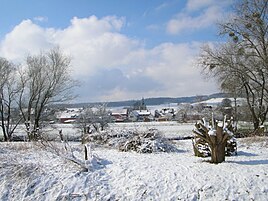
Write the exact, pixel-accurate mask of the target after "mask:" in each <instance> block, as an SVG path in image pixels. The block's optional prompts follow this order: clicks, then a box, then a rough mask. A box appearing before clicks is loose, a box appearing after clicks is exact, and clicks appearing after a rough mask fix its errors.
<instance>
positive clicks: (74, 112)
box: [56, 108, 82, 124]
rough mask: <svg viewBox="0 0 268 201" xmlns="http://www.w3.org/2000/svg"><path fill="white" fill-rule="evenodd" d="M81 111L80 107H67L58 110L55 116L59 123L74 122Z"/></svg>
mask: <svg viewBox="0 0 268 201" xmlns="http://www.w3.org/2000/svg"><path fill="white" fill-rule="evenodd" d="M81 111H82V108H67V109H66V110H65V111H61V112H58V113H57V114H56V117H57V119H58V120H59V122H60V123H65V124H67V123H74V122H75V121H76V120H77V118H78V117H79V114H80V113H81Z"/></svg>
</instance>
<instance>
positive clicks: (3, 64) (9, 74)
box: [0, 58, 20, 141]
mask: <svg viewBox="0 0 268 201" xmlns="http://www.w3.org/2000/svg"><path fill="white" fill-rule="evenodd" d="M0 76H1V79H0V113H1V114H0V115H1V116H0V119H1V128H2V132H3V136H4V140H5V141H11V140H12V135H13V133H14V130H15V129H16V127H17V125H18V124H19V122H20V117H19V115H18V113H16V112H17V110H16V106H15V100H16V95H17V93H18V88H17V85H16V81H15V80H16V67H15V65H14V64H13V63H11V62H9V61H8V60H6V59H4V58H0Z"/></svg>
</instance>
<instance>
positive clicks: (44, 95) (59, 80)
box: [19, 48, 75, 140]
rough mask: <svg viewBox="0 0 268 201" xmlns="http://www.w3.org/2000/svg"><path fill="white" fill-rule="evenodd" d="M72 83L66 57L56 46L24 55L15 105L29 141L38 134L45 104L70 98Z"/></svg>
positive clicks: (73, 83)
mask: <svg viewBox="0 0 268 201" xmlns="http://www.w3.org/2000/svg"><path fill="white" fill-rule="evenodd" d="M74 86H75V82H74V81H73V80H72V78H71V76H70V58H69V57H68V56H66V55H64V54H63V53H62V52H61V51H60V49H59V48H54V49H52V50H50V51H49V52H46V53H41V54H39V55H37V56H28V57H27V60H26V67H25V68H24V69H22V70H21V72H20V87H21V90H20V95H19V108H20V111H21V114H22V117H23V120H24V123H25V126H26V129H27V134H28V138H29V140H33V139H37V138H38V137H40V136H39V135H40V134H39V129H40V120H41V119H42V114H43V112H44V109H45V107H46V106H47V105H49V104H52V103H56V102H63V101H66V100H70V99H71V98H72V96H71V94H72V93H71V89H72V88H73V87H74Z"/></svg>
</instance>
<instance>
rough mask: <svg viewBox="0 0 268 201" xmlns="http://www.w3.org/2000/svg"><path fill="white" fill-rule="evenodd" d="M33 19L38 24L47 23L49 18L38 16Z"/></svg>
mask: <svg viewBox="0 0 268 201" xmlns="http://www.w3.org/2000/svg"><path fill="white" fill-rule="evenodd" d="M33 19H34V21H36V22H47V21H48V18H47V17H44V16H36V17H34V18H33Z"/></svg>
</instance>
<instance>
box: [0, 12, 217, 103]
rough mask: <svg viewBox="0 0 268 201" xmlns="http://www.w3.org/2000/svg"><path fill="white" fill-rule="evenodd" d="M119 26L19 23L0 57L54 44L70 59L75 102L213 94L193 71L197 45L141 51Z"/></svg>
mask: <svg viewBox="0 0 268 201" xmlns="http://www.w3.org/2000/svg"><path fill="white" fill-rule="evenodd" d="M123 26H125V19H124V18H118V17H114V16H107V17H104V18H101V19H99V18H97V17H96V16H91V17H88V18H82V19H80V18H77V17H75V18H73V19H72V20H71V23H70V25H69V26H68V27H66V28H65V29H55V28H43V27H41V26H39V25H37V24H35V23H33V22H32V21H31V20H24V21H22V22H21V23H20V24H18V25H17V26H16V27H14V29H13V30H12V31H11V32H10V33H8V34H6V36H5V38H4V39H3V40H2V41H1V43H0V54H1V55H2V56H3V57H6V58H7V59H11V60H14V61H20V62H22V61H23V60H24V59H25V56H26V55H28V54H38V53H39V52H40V51H41V50H48V49H49V48H51V47H53V46H55V45H59V46H60V47H61V48H62V50H63V51H64V52H65V53H67V54H69V55H71V57H72V67H73V69H72V72H73V76H74V77H75V78H76V79H79V80H81V83H82V84H84V85H82V87H81V88H80V89H78V92H80V93H81V95H80V99H79V100H78V101H99V100H101V101H104V100H106V101H111V100H121V99H133V98H134V99H135V98H140V97H142V96H143V97H152V96H184V95H195V94H202V93H210V92H211V91H213V92H215V91H216V87H214V85H212V84H211V83H206V82H204V81H203V80H202V78H201V77H200V73H199V70H198V69H195V68H194V67H193V60H194V57H195V55H196V53H197V50H198V45H199V44H195V43H190V44H188V43H184V44H173V43H165V44H160V45H158V46H156V47H154V48H152V49H145V48H144V45H143V43H142V42H141V41H137V40H133V39H131V38H128V37H127V36H125V35H123V34H122V33H120V31H121V29H122V27H123ZM107 73H108V74H109V76H107ZM104 75H106V76H104ZM119 75H120V76H119Z"/></svg>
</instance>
